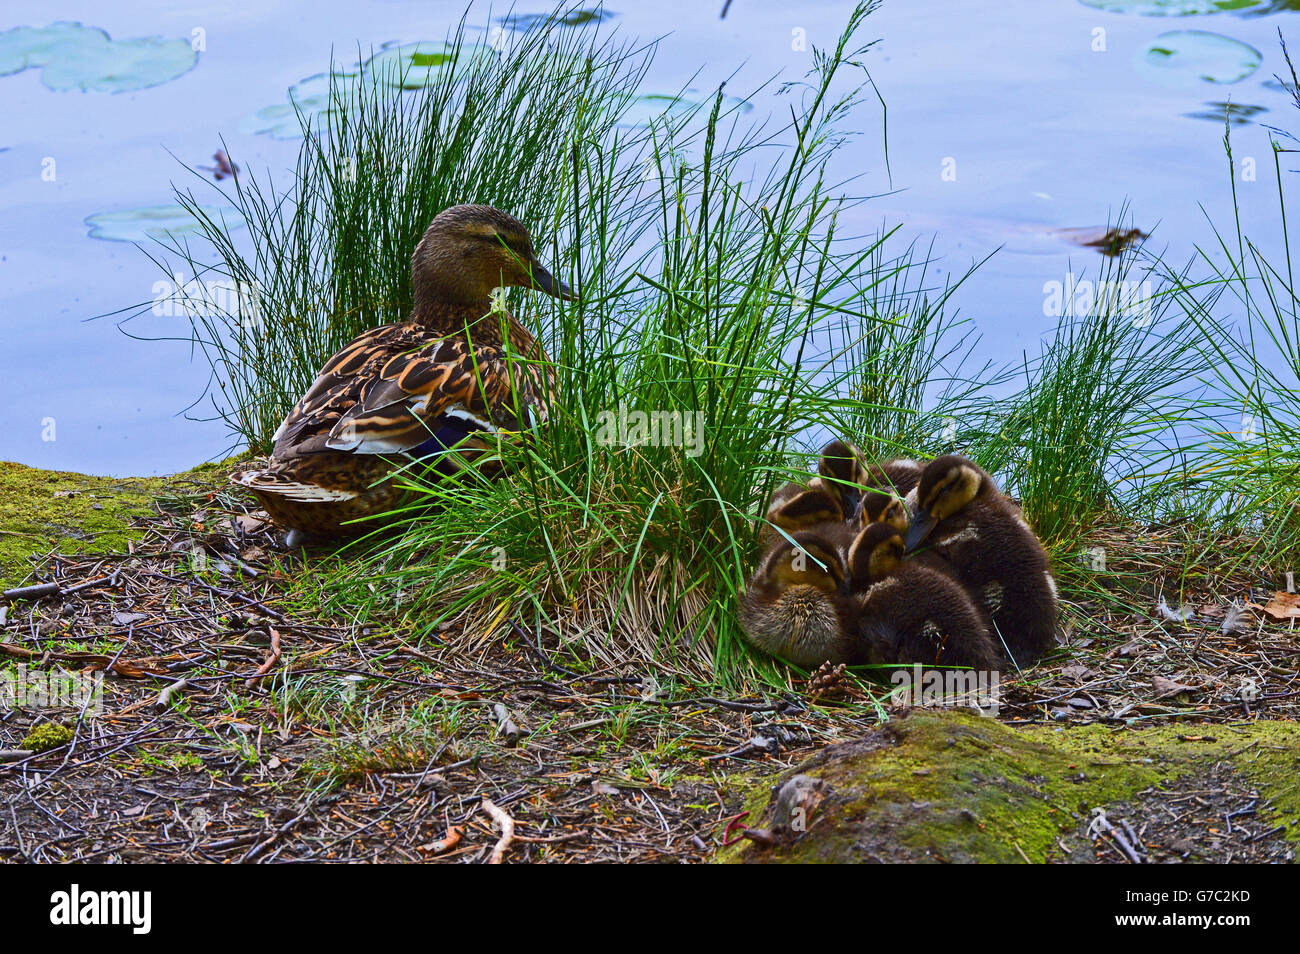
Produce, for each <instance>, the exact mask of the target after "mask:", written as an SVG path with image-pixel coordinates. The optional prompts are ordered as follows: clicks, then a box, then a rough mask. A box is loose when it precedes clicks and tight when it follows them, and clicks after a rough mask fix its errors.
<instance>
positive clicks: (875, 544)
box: [848, 523, 906, 590]
mask: <svg viewBox="0 0 1300 954" xmlns="http://www.w3.org/2000/svg"><path fill="white" fill-rule="evenodd" d="M905 549H906V548H905V547H904V546H903V535H902V534H901V533H899V532H898V530H896V529H895V528H894V527H891V526H890V525H889V524H887V523H873V524H870V525H869V526H867V527H864V528H863V529H862V531H861V532H860V533H859V534H858V535H857V537H856V538H855V539H854V541H853V544H852V545H851V546H850V547H849V560H848V579H849V584H850V586H851V587H852V588H853V589H855V590H860V589H865V588H866V587H868V586H870V585H871V584H872V583H875V582H876V581H877V580H881V579H884V578H885V577H886V576H888V575H889V574H891V573H893V572H894V571H895V570H897V569H898V568H899V566H900V565H901V564H902V562H903V554H904V552H905Z"/></svg>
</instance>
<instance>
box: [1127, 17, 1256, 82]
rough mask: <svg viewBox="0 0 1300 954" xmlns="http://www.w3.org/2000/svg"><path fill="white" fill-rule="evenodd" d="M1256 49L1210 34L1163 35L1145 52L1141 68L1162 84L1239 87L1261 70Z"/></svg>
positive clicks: (1148, 46) (1176, 33) (1201, 32)
mask: <svg viewBox="0 0 1300 954" xmlns="http://www.w3.org/2000/svg"><path fill="white" fill-rule="evenodd" d="M1262 60H1263V57H1262V56H1261V54H1260V52H1259V50H1257V49H1255V48H1254V47H1253V46H1249V45H1247V44H1245V43H1242V42H1241V41H1240V40H1234V39H1232V38H1231V37H1226V36H1223V35H1221V34H1218V33H1210V32H1208V31H1206V30H1172V31H1170V32H1168V33H1161V34H1160V35H1159V36H1158V37H1156V38H1155V41H1154V42H1152V43H1150V44H1148V45H1147V48H1146V49H1145V50H1144V51H1143V52H1142V55H1141V60H1140V62H1141V64H1142V65H1143V66H1144V67H1146V70H1147V72H1148V73H1149V74H1150V75H1151V76H1153V77H1154V78H1156V79H1158V80H1159V81H1160V82H1162V83H1169V84H1172V85H1178V86H1182V85H1186V84H1188V83H1197V82H1201V81H1203V82H1206V83H1221V84H1222V83H1236V82H1239V81H1240V80H1243V79H1245V78H1246V77H1247V76H1249V75H1250V74H1252V73H1254V72H1255V71H1256V70H1257V69H1259V64H1260V63H1261V62H1262Z"/></svg>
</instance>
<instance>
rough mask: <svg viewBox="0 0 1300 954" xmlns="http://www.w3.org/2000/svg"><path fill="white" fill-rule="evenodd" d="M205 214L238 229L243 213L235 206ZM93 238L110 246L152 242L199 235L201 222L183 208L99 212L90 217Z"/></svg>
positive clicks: (207, 208)
mask: <svg viewBox="0 0 1300 954" xmlns="http://www.w3.org/2000/svg"><path fill="white" fill-rule="evenodd" d="M202 209H203V213H204V214H205V215H207V216H209V217H210V218H211V219H212V220H213V221H215V222H221V223H222V224H223V225H228V227H230V228H237V227H238V226H239V225H240V224H241V222H240V217H239V212H238V211H237V210H236V209H234V208H233V207H231V206H228V205H223V206H202ZM86 224H87V225H89V226H90V237H91V238H97V239H104V240H105V241H108V242H145V241H148V240H150V239H167V238H176V237H177V236H183V235H199V234H202V232H203V229H202V227H201V226H200V224H199V220H198V219H196V218H195V217H194V216H193V215H191V214H190V213H189V211H187V210H186V209H185V208H183V207H182V206H179V205H148V206H144V207H143V208H139V209H126V210H123V211H121V212H97V213H95V214H94V215H91V216H87V217H86Z"/></svg>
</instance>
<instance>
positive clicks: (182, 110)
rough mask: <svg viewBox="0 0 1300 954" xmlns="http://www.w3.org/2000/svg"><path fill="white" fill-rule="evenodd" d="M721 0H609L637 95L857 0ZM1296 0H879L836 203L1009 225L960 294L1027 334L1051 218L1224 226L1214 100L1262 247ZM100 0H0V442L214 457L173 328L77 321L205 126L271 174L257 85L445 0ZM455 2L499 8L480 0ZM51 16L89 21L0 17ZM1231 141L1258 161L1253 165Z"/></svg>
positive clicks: (126, 471)
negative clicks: (884, 133) (639, 80)
mask: <svg viewBox="0 0 1300 954" xmlns="http://www.w3.org/2000/svg"><path fill="white" fill-rule="evenodd" d="M723 2H724V0H706V2H704V3H700V2H683V0H671V2H661V3H657V4H635V5H633V4H628V5H627V8H626V9H624V8H623V7H622V5H619V4H614V5H613V6H612V7H611V9H612V10H613V11H614V12H615V13H616V17H615V18H614V19H613V21H612V22H613V23H615V24H616V25H617V26H618V27H619V29H620V30H621V31H624V32H625V33H628V34H632V35H637V36H640V37H643V38H651V37H655V36H664V35H666V38H665V39H664V41H663V42H662V44H661V47H660V50H659V54H658V56H657V58H656V61H655V68H654V71H653V73H652V75H651V78H650V79H651V82H652V84H653V89H648V90H647V92H664V93H671V92H673V91H675V90H676V89H678V88H680V87H681V86H682V85H683V84H685V83H686V82H687V81H689V80H690V79H691V77H692V76H693V75H696V74H698V76H696V78H695V80H694V81H693V85H694V86H696V87H698V88H700V89H708V88H710V87H711V86H714V85H716V83H718V82H719V81H721V80H723V79H725V78H727V77H728V76H730V75H732V74H733V73H737V70H739V73H738V74H737V75H736V76H735V78H733V79H732V80H731V82H730V84H729V86H728V90H729V91H737V92H739V91H741V90H745V89H748V88H752V87H754V86H757V85H758V84H759V83H761V82H762V81H763V80H764V79H766V78H767V77H768V76H770V75H771V74H773V73H776V72H778V71H782V72H783V73H784V75H785V76H786V77H787V78H797V77H798V76H801V75H802V74H803V73H804V72H805V71H806V70H807V69H808V68H809V66H810V65H811V53H810V49H811V47H812V46H813V45H821V46H824V45H829V44H831V43H833V42H834V40H835V38H836V36H837V35H838V33H839V31H840V29H841V27H842V25H843V23H844V21H845V19H846V17H847V14H848V11H849V10H850V9H851V7H852V4H851V3H849V2H831V0H811V2H810V0H805V2H804V3H802V4H797V5H796V4H782V3H772V2H757V0H733V2H732V3H731V5H730V9H729V11H728V14H727V17H726V18H725V19H720V18H719V12H720V10H721V8H722V5H723ZM1291 5H1292V4H1291V3H1288V2H1285V0H1284V2H1272V3H1267V2H1263V0H1261V2H1258V3H1254V4H1246V3H1244V2H1243V0H1217V2H1216V0H1083V2H1081V0H890V2H887V3H886V4H885V5H884V7H883V8H882V9H881V10H880V11H879V12H878V13H877V14H875V15H873V16H872V17H871V18H870V20H869V21H868V24H867V26H866V28H865V34H867V35H869V36H871V37H880V38H881V39H882V42H881V43H880V44H879V45H878V46H877V47H876V48H875V49H874V50H873V51H872V53H871V54H869V56H868V58H867V64H868V65H869V66H870V68H871V70H872V76H873V78H874V79H875V81H876V83H877V85H878V87H879V89H880V92H881V94H882V95H883V96H884V98H885V100H886V102H887V104H888V125H889V175H887V174H886V169H885V163H884V156H883V152H882V150H881V147H880V135H879V131H880V126H879V123H880V115H879V111H878V110H877V109H873V108H864V109H863V110H862V112H861V117H862V122H863V129H862V132H863V135H862V136H861V137H859V138H858V139H857V140H856V142H855V143H854V144H852V145H851V146H850V147H849V148H848V150H847V151H846V152H845V154H844V155H842V156H841V157H840V158H839V160H838V170H837V171H838V172H840V173H841V174H843V175H845V176H848V175H861V176H862V178H861V179H860V180H859V181H858V182H857V183H855V186H854V188H855V190H856V191H859V192H861V193H864V194H866V193H871V194H881V195H880V197H879V198H877V199H875V200H873V201H872V202H870V203H869V204H867V205H866V206H865V207H862V208H860V209H858V210H856V211H855V212H854V213H853V216H854V218H855V221H854V222H853V223H852V224H853V226H854V227H857V228H860V229H861V231H862V232H864V233H865V232H867V231H871V230H874V229H875V228H878V227H879V226H880V225H881V224H882V223H888V224H899V223H901V224H902V225H903V236H902V237H903V238H904V239H906V238H908V237H918V238H921V239H923V240H924V241H926V242H928V241H929V240H930V238H931V237H934V238H935V241H936V244H935V253H936V254H937V255H939V256H941V257H942V258H943V261H942V263H941V268H942V269H943V274H948V273H949V272H958V273H960V272H961V271H964V269H965V267H966V266H968V265H969V264H970V263H971V261H972V260H974V259H979V258H983V257H984V256H985V255H986V254H988V253H989V252H990V251H992V250H993V249H995V248H998V247H1001V248H1002V250H1001V251H1000V252H999V253H998V254H997V255H996V256H994V258H993V259H992V261H990V262H988V263H987V264H986V265H984V267H983V268H981V269H980V270H979V271H978V272H977V273H976V275H975V276H974V277H973V278H972V279H971V280H970V282H969V283H968V284H967V285H966V286H965V287H964V288H963V289H962V291H961V293H960V295H959V296H958V298H957V304H958V305H959V306H960V308H961V312H962V314H963V315H964V316H966V317H968V318H969V319H970V320H971V322H972V324H973V325H974V327H975V329H976V330H977V331H978V332H980V333H981V334H982V336H983V340H982V342H981V344H980V346H979V349H978V351H977V355H978V356H979V357H980V358H985V357H987V358H990V359H993V360H995V361H1001V360H1007V359H1009V358H1012V357H1014V356H1016V355H1019V354H1020V353H1021V351H1022V350H1029V351H1030V352H1031V353H1033V352H1036V351H1037V350H1038V342H1039V340H1040V336H1041V335H1042V334H1043V333H1044V332H1045V331H1048V330H1050V329H1051V328H1052V327H1053V325H1054V322H1055V319H1054V318H1053V317H1050V316H1049V315H1048V314H1046V313H1045V312H1046V310H1047V309H1045V306H1044V299H1045V294H1044V286H1045V284H1046V283H1050V282H1053V281H1058V282H1064V281H1066V276H1067V274H1069V273H1071V272H1073V273H1076V274H1078V273H1083V272H1085V270H1086V271H1087V272H1095V270H1096V269H1097V267H1098V265H1099V263H1100V261H1101V258H1100V256H1099V255H1098V254H1097V253H1096V252H1095V251H1093V250H1091V249H1087V248H1081V247H1079V246H1078V245H1076V244H1072V243H1071V242H1069V241H1067V239H1066V237H1065V236H1063V235H1062V234H1061V232H1060V230H1062V229H1070V228H1085V227H1095V226H1104V225H1105V224H1107V222H1108V221H1109V220H1112V219H1113V218H1114V217H1115V216H1116V215H1117V213H1118V210H1119V209H1120V207H1121V206H1122V205H1123V204H1124V203H1126V202H1127V203H1128V205H1129V209H1130V213H1131V215H1132V217H1133V220H1134V224H1135V225H1137V226H1139V227H1141V228H1143V229H1145V230H1151V229H1154V231H1155V235H1154V239H1153V242H1154V243H1155V244H1156V246H1157V247H1160V248H1165V247H1167V248H1168V250H1169V253H1170V255H1171V256H1172V259H1173V260H1175V261H1181V260H1184V259H1186V258H1187V257H1189V256H1190V255H1191V254H1192V253H1193V251H1194V245H1195V244H1196V243H1201V244H1205V243H1207V242H1210V241H1212V238H1213V236H1212V233H1211V232H1210V229H1209V226H1208V224H1207V222H1206V219H1205V214H1206V213H1208V214H1209V215H1210V216H1211V217H1212V218H1213V219H1214V220H1215V221H1217V222H1219V223H1221V224H1222V225H1225V226H1226V225H1229V224H1230V221H1231V205H1230V195H1229V191H1228V180H1227V175H1228V173H1227V167H1226V159H1225V156H1224V151H1223V145H1222V139H1223V112H1224V106H1223V104H1224V103H1226V102H1231V103H1232V104H1233V107H1232V110H1233V117H1234V121H1235V125H1234V127H1233V129H1234V131H1233V146H1234V152H1235V155H1236V156H1237V159H1238V168H1237V169H1236V175H1237V189H1238V195H1239V199H1240V201H1241V204H1242V212H1243V219H1244V223H1245V225H1246V227H1247V231H1248V232H1249V233H1250V234H1253V235H1255V236H1257V237H1258V238H1259V239H1260V244H1261V245H1262V247H1263V248H1264V249H1265V250H1266V251H1269V252H1273V251H1275V250H1277V249H1280V242H1279V240H1278V238H1277V236H1278V229H1279V227H1280V226H1279V221H1280V218H1279V214H1278V209H1277V203H1276V195H1275V191H1274V185H1273V171H1272V155H1271V150H1270V148H1269V143H1268V135H1267V131H1266V130H1265V129H1264V128H1262V126H1261V125H1260V124H1261V123H1267V124H1271V125H1276V126H1279V127H1281V128H1283V129H1290V130H1297V129H1300V114H1297V113H1296V112H1295V110H1294V107H1293V106H1292V105H1291V101H1290V98H1289V96H1288V95H1287V93H1286V91H1285V90H1284V89H1282V88H1281V87H1280V86H1279V85H1278V84H1277V83H1276V81H1274V79H1273V76H1274V74H1275V73H1280V72H1282V71H1283V69H1284V64H1283V63H1282V59H1281V56H1280V53H1279V50H1278V44H1277V30H1278V28H1279V27H1280V28H1281V29H1282V30H1283V32H1284V33H1288V32H1289V31H1290V30H1291V28H1292V26H1293V25H1294V24H1295V22H1296V21H1295V18H1294V16H1293V13H1294V11H1293V10H1291V9H1289V7H1290V6H1291ZM1295 5H1296V6H1300V2H1296V3H1295ZM104 6H105V5H104V4H101V3H91V2H71V0H40V2H34V0H6V3H5V7H4V12H3V14H2V15H0V74H7V75H0V116H3V120H0V320H2V321H3V341H4V347H3V352H2V358H3V366H2V368H0V459H9V460H18V461H20V462H22V463H26V464H31V465H34V466H41V467H50V468H59V469H72V470H83V471H88V472H93V473H103V474H120V475H130V474H141V475H143V474H154V473H166V472H171V471H175V470H180V469H184V468H188V467H191V466H193V465H195V464H197V463H200V462H201V461H203V460H207V459H211V458H214V457H218V456H220V455H222V454H224V453H225V452H226V451H227V450H229V437H228V435H227V434H226V433H225V431H224V428H223V427H222V425H220V424H219V423H215V422H196V421H193V420H190V419H187V417H186V414H185V412H186V408H187V407H189V406H190V405H191V404H192V402H194V400H195V399H196V398H197V397H198V396H199V394H200V393H201V391H202V389H203V386H204V384H205V382H206V371H205V369H204V366H203V365H202V363H201V361H194V360H192V358H191V354H190V349H189V346H188V344H187V343H185V342H183V341H179V340H178V341H172V342H153V341H150V342H142V341H138V340H133V339H132V338H131V337H128V336H127V335H126V334H124V333H123V331H122V330H120V329H119V328H118V327H117V326H116V324H115V322H114V321H113V320H110V319H101V320H98V321H88V320H87V319H89V318H91V317H92V316H95V315H102V314H105V313H110V312H114V311H116V310H118V309H122V308H125V307H127V306H131V305H134V304H136V303H139V302H145V301H149V300H150V299H151V298H152V297H153V294H154V293H153V286H154V283H155V282H157V281H158V280H159V279H160V277H161V273H160V272H159V270H158V268H157V266H156V265H154V264H153V263H151V262H150V261H149V260H148V258H147V257H146V256H145V255H144V254H142V253H141V251H140V250H138V249H137V248H136V247H135V246H134V245H132V244H130V241H129V240H132V239H136V240H138V239H140V238H142V237H144V236H147V234H148V231H147V230H148V228H149V227H150V226H156V225H157V223H158V222H159V221H160V220H161V221H162V222H163V223H164V224H165V222H166V217H167V215H168V212H167V210H166V209H165V208H159V207H165V206H167V205H168V204H169V203H170V201H171V183H172V182H173V181H175V182H178V183H189V182H195V180H194V179H193V176H192V174H191V173H190V172H188V171H187V170H186V169H185V168H184V167H183V166H185V165H188V166H198V165H205V164H208V165H210V164H212V160H211V158H210V157H211V156H212V154H213V153H214V151H215V150H216V149H217V148H219V146H220V137H222V136H224V137H225V140H226V142H227V143H229V145H230V148H231V151H232V152H233V153H234V154H235V155H236V157H237V158H238V160H239V161H240V163H241V165H242V166H243V167H244V169H245V170H247V171H250V172H260V171H261V170H263V169H270V170H273V171H274V172H275V173H276V174H277V179H278V180H280V181H287V179H288V176H287V171H288V170H289V169H290V168H291V166H292V164H293V161H294V157H295V155H296V152H297V148H298V142H297V140H294V139H281V138H277V137H276V130H277V128H279V127H278V123H277V111H276V109H275V108H274V107H276V106H277V105H279V104H283V103H285V102H286V101H287V100H286V91H287V89H288V88H289V87H290V86H292V85H294V84H299V83H302V82H303V81H304V80H306V79H308V78H310V77H312V76H313V75H315V74H318V73H320V72H321V71H323V70H325V69H327V68H328V67H329V64H330V55H331V50H332V49H333V50H335V51H338V52H337V54H336V55H337V56H339V57H340V58H341V57H342V56H344V55H345V54H351V53H353V52H355V51H356V50H357V49H358V48H360V49H361V50H365V51H369V50H371V49H377V48H379V47H380V46H381V45H382V44H385V43H409V42H416V41H421V40H425V41H437V40H440V39H441V38H442V37H443V36H444V34H445V33H446V31H447V29H448V27H450V26H451V25H452V24H453V23H454V22H455V21H456V20H457V19H458V18H459V16H460V14H461V12H462V10H463V6H464V5H463V3H461V2H460V0H457V2H453V3H444V2H410V0H369V2H366V0H348V2H346V3H338V2H330V0H319V2H316V3H310V4H308V3H300V2H298V3H295V2H264V3H259V4H255V5H254V4H249V5H244V6H246V7H247V9H242V10H239V9H229V8H230V7H233V6H234V5H233V4H226V3H204V2H202V0H196V2H193V3H180V4H177V3H173V2H162V0H158V2H145V0H135V2H130V3H126V2H123V3H118V4H113V5H111V7H112V9H108V10H106V9H104ZM1221 7H1227V8H1228V9H1226V10H1220V9H1219V8H1221ZM1238 7H1242V9H1237V8H1238ZM549 9H550V7H549V5H548V4H545V3H535V4H531V3H526V2H524V3H520V4H519V5H518V7H517V8H516V11H517V12H520V11H522V12H529V11H532V10H536V11H539V12H540V11H548V10H549ZM1185 11H1192V14H1191V15H1171V14H1177V13H1183V12H1185ZM1216 11H1217V12H1216ZM1150 14H1163V15H1150ZM469 20H470V22H471V23H473V24H478V25H480V26H482V27H483V28H485V29H486V28H488V27H490V26H492V25H495V24H496V23H497V20H496V16H495V15H490V14H489V11H488V10H487V8H486V7H476V8H475V9H474V10H473V11H472V12H471V14H470V18H469ZM56 21H65V22H67V23H68V24H72V23H80V24H83V25H84V26H85V27H95V28H99V29H100V30H101V31H103V33H96V32H94V31H91V30H77V29H76V28H75V27H73V26H70V25H69V26H62V27H58V28H55V29H54V30H43V32H40V33H37V32H35V31H27V32H25V33H21V34H6V33H4V31H8V30H10V29H11V28H13V27H24V26H25V27H34V28H47V27H49V26H50V25H51V24H52V23H54V22H56ZM104 33H106V34H107V37H105V36H104ZM121 43H125V44H126V45H125V46H114V44H121ZM60 44H71V45H64V46H60ZM195 46H199V47H201V49H200V50H199V51H198V52H197V55H193V48H194V47H195ZM1296 47H1297V49H1300V43H1297V44H1296ZM69 50H75V55H71V54H69V52H68V51H69ZM152 83H156V85H150V84H152ZM83 89H84V90H86V91H83ZM114 90H117V91H116V92H114ZM754 107H755V108H754V110H753V115H755V116H756V117H758V116H761V115H763V114H765V113H767V112H769V111H771V110H773V109H781V110H785V109H786V108H787V107H786V106H785V105H784V103H783V102H782V101H779V100H777V99H776V98H775V97H774V96H773V95H771V93H770V92H769V93H764V94H762V95H760V96H758V97H756V98H755V100H754ZM1283 158H1284V159H1287V158H1290V157H1286V156H1284V157H1283ZM1243 160H1252V161H1253V163H1254V165H1255V166H1256V167H1257V173H1258V174H1257V177H1256V178H1255V179H1254V180H1253V181H1252V179H1251V178H1250V176H1249V174H1248V169H1249V164H1248V163H1245V162H1243ZM1290 165H1292V166H1296V165H1300V163H1296V162H1292V163H1290ZM208 181H211V179H210V178H209V180H208ZM195 184H197V183H195ZM213 195H214V196H215V195H216V194H215V193H213ZM217 198H219V196H218V197H217ZM218 204H219V203H218ZM1201 206H1204V208H1205V212H1202V209H1201ZM137 210H145V211H144V212H141V213H138V214H129V213H133V212H137ZM92 233H93V235H94V236H95V237H92ZM114 239H119V240H114ZM120 239H126V240H127V241H121V240H120ZM183 320H184V319H178V318H164V317H157V318H155V317H153V316H147V317H146V319H145V320H144V321H143V322H141V323H132V324H131V325H130V326H129V329H130V330H131V331H132V332H133V333H135V334H140V335H146V336H154V337H156V336H166V335H169V334H170V335H178V336H183V335H184V334H185V327H184V326H178V323H179V322H183ZM190 413H191V414H200V413H201V409H195V411H192V412H190ZM51 438H52V439H51Z"/></svg>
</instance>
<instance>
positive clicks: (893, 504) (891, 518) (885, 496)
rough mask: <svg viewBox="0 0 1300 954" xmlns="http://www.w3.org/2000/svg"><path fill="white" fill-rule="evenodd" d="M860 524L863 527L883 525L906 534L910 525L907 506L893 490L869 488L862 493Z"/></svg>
mask: <svg viewBox="0 0 1300 954" xmlns="http://www.w3.org/2000/svg"><path fill="white" fill-rule="evenodd" d="M858 522H859V525H860V526H863V527H868V526H870V525H871V524H873V523H883V524H885V525H886V526H889V527H893V528H894V529H895V530H897V531H898V532H899V533H906V532H907V525H908V523H909V520H908V516H907V505H906V504H905V503H903V498H902V497H900V496H898V494H896V493H894V492H893V491H892V490H883V489H881V488H879V487H868V488H867V489H866V490H864V491H863V492H862V501H861V503H860V504H859V505H858Z"/></svg>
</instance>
